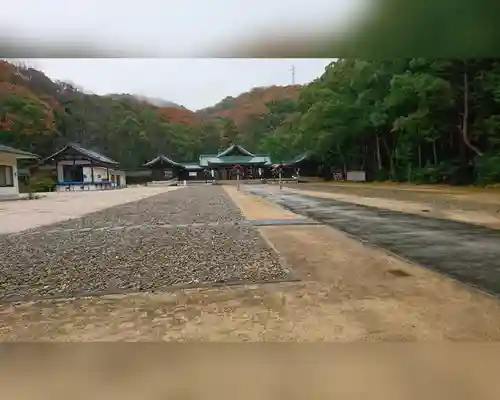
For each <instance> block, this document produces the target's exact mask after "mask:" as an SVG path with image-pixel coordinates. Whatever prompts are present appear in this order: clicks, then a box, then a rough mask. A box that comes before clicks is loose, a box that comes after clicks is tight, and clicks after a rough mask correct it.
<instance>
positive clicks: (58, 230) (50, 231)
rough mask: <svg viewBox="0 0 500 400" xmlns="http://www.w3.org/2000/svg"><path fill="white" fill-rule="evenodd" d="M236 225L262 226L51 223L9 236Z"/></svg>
mask: <svg viewBox="0 0 500 400" xmlns="http://www.w3.org/2000/svg"><path fill="white" fill-rule="evenodd" d="M234 225H256V226H260V225H259V224H258V223H257V224H256V223H254V221H236V222H208V223H195V224H178V225H172V224H165V225H160V224H156V225H149V224H141V225H127V226H104V227H101V228H57V227H56V228H54V226H53V225H51V228H53V229H48V230H40V229H37V230H32V231H24V232H16V233H10V234H8V235H9V236H11V237H12V236H25V235H30V236H36V235H46V234H53V233H71V232H91V231H122V230H131V229H146V228H162V229H177V228H203V227H219V226H234Z"/></svg>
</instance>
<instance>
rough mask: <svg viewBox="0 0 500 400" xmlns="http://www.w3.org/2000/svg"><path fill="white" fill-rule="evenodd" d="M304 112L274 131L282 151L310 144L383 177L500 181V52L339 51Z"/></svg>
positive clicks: (323, 156) (325, 157) (347, 165)
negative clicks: (452, 55) (352, 54)
mask: <svg viewBox="0 0 500 400" xmlns="http://www.w3.org/2000/svg"><path fill="white" fill-rule="evenodd" d="M295 112H296V114H295V115H296V118H294V119H293V120H292V121H289V122H288V123H284V124H282V125H280V126H279V127H278V128H277V129H276V131H275V132H274V134H272V135H269V136H267V139H266V143H265V147H266V148H267V149H269V150H270V151H272V153H273V154H275V155H279V156H282V157H285V158H286V157H288V156H290V155H292V154H294V153H296V152H297V150H302V149H308V150H310V151H311V152H312V153H313V154H314V155H315V156H316V157H317V158H318V159H320V160H322V161H324V162H325V163H326V164H327V165H330V166H333V167H334V168H336V169H337V170H339V171H340V170H343V169H363V170H366V171H367V172H368V173H369V175H371V176H372V177H375V178H378V179H383V180H385V179H392V180H400V181H403V180H410V181H412V182H436V183H437V182H449V183H472V182H475V183H493V182H500V59H468V60H428V59H395V60H387V61H365V60H359V59H344V60H339V61H338V62H336V63H333V64H331V65H330V66H329V67H328V68H327V70H326V72H325V73H324V74H323V76H321V77H320V78H319V79H317V80H316V81H315V82H313V83H311V84H310V85H308V86H307V87H306V88H305V89H304V90H302V91H301V94H300V97H299V100H298V102H297V106H296V109H295Z"/></svg>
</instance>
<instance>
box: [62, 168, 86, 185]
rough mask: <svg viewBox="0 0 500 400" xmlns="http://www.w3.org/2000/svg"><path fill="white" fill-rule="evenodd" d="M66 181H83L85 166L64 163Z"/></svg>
mask: <svg viewBox="0 0 500 400" xmlns="http://www.w3.org/2000/svg"><path fill="white" fill-rule="evenodd" d="M63 179H64V182H83V166H81V165H63Z"/></svg>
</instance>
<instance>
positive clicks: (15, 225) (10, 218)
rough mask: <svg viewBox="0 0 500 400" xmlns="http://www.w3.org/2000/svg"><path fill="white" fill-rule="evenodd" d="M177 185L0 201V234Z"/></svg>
mask: <svg viewBox="0 0 500 400" xmlns="http://www.w3.org/2000/svg"><path fill="white" fill-rule="evenodd" d="M176 189H180V187H168V186H160V187H144V186H140V187H131V188H126V189H120V190H104V191H88V192H68V193H66V192H63V193H55V192H53V193H43V194H42V195H41V196H42V197H41V198H39V199H36V200H15V201H3V202H0V234H3V233H13V232H20V231H23V230H25V229H31V228H36V227H38V226H42V225H48V224H52V223H55V222H61V221H65V220H68V219H72V218H77V217H80V216H82V215H85V214H89V213H92V212H96V211H99V210H102V209H105V208H109V207H113V206H117V205H120V204H124V203H129V202H132V201H138V200H141V199H144V198H146V197H151V196H154V195H157V194H160V193H165V192H168V191H171V190H176Z"/></svg>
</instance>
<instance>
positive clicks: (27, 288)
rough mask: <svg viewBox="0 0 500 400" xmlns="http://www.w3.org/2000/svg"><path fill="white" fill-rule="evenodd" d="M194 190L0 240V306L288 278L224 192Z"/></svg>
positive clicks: (202, 189) (116, 208)
mask: <svg viewBox="0 0 500 400" xmlns="http://www.w3.org/2000/svg"><path fill="white" fill-rule="evenodd" d="M193 189H194V190H191V189H190V188H189V189H182V190H179V194H177V195H175V196H174V194H176V192H170V193H166V194H162V195H159V196H155V198H148V199H144V200H141V201H139V202H137V203H135V204H127V207H124V206H118V207H114V208H110V209H107V210H104V211H103V212H98V213H94V214H92V215H90V216H86V217H83V218H80V219H79V220H75V221H70V222H71V223H72V224H68V223H66V222H65V223H61V224H54V225H50V226H46V227H41V228H37V229H36V230H32V232H30V233H29V234H26V233H24V234H11V235H2V236H0V300H1V301H20V300H27V299H38V298H53V297H74V296H83V295H88V294H99V293H100V294H111V293H124V292H140V291H161V290H167V289H168V288H169V287H171V286H172V285H198V284H199V285H203V284H210V283H217V284H220V283H227V284H230V283H234V282H248V283H252V282H277V281H283V280H288V279H289V278H290V277H289V274H288V272H287V270H286V269H284V268H283V267H282V266H281V262H280V259H279V257H278V255H277V254H276V253H275V252H274V251H273V250H271V249H270V248H269V247H268V245H267V243H266V242H265V241H264V240H263V239H262V237H261V236H260V235H259V233H258V232H257V230H256V229H255V228H254V227H253V226H251V225H250V223H249V222H248V221H246V220H245V219H244V218H243V216H242V215H241V213H240V211H239V209H238V208H237V207H236V206H235V205H234V204H233V203H232V201H231V200H230V199H229V198H228V196H227V194H226V193H225V192H224V191H223V190H221V189H220V188H213V187H206V186H205V187H199V188H193ZM180 192H184V193H183V194H182V196H180ZM134 210H135V211H134ZM100 218H102V219H100ZM124 221H125V222H128V223H129V225H123V222H124ZM133 222H135V224H132V223H133ZM137 222H143V223H142V224H137ZM167 222H169V223H167ZM160 223H164V225H159V224H160ZM68 225H69V227H68ZM71 225H72V226H73V227H71ZM75 227H76V228H75Z"/></svg>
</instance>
